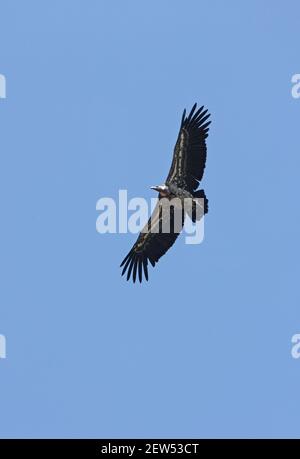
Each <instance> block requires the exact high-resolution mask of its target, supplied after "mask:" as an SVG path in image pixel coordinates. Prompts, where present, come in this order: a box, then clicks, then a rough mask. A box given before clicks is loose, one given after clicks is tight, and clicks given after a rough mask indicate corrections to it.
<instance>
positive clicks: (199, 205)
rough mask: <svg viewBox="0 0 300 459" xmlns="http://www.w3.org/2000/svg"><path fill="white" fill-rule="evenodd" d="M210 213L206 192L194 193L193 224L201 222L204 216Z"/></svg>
mask: <svg viewBox="0 0 300 459" xmlns="http://www.w3.org/2000/svg"><path fill="white" fill-rule="evenodd" d="M207 212H208V199H207V197H206V195H205V192H204V190H198V191H195V192H194V199H193V207H192V212H191V215H190V217H191V219H192V222H193V223H195V222H196V220H200V219H201V217H202V216H203V215H204V214H207Z"/></svg>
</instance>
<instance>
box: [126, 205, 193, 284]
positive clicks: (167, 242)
mask: <svg viewBox="0 0 300 459" xmlns="http://www.w3.org/2000/svg"><path fill="white" fill-rule="evenodd" d="M178 212H180V215H179V214H178ZM176 215H177V216H178V215H179V218H177V220H176V221H177V224H174V219H175V216H176ZM183 225H184V211H183V210H182V211H181V210H178V209H174V207H173V206H171V207H170V208H169V212H163V210H162V206H161V200H158V202H157V204H156V207H155V209H154V211H153V213H152V215H151V217H150V219H149V221H148V223H147V224H146V225H145V227H144V228H143V229H142V231H141V233H140V235H139V237H138V239H137V241H136V243H135V244H134V246H133V247H132V249H131V250H130V252H129V253H128V254H127V255H126V257H125V258H124V260H123V261H122V263H121V265H120V266H123V271H122V276H123V274H125V273H126V271H127V280H129V279H130V276H131V274H132V278H133V282H135V281H136V278H137V274H138V277H139V281H140V282H142V279H143V272H144V276H145V278H146V280H148V260H149V261H150V263H151V265H152V266H155V264H156V263H157V262H158V260H159V259H160V258H161V257H162V256H163V255H164V254H165V253H166V252H167V251H168V250H169V248H170V247H171V246H172V245H173V244H174V242H175V241H176V239H177V237H178V235H179V233H180V232H181V230H182V228H183ZM166 228H167V229H168V231H167V232H164V229H166Z"/></svg>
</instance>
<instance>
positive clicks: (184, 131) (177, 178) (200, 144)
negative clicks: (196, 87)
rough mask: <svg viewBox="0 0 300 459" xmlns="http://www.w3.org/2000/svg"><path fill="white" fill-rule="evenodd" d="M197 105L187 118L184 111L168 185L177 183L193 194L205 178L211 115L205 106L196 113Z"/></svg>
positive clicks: (167, 181)
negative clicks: (207, 139)
mask: <svg viewBox="0 0 300 459" xmlns="http://www.w3.org/2000/svg"><path fill="white" fill-rule="evenodd" d="M196 108H197V104H195V105H194V106H193V108H192V110H191V112H190V114H189V116H188V117H186V110H184V112H183V115H182V119H181V125H180V131H179V134H178V138H177V142H176V145H175V148H174V155H173V161H172V165H171V169H170V172H169V175H168V177H167V180H166V183H167V184H168V183H171V182H173V183H176V184H177V186H179V187H181V188H185V189H186V190H188V191H190V192H193V191H195V190H196V189H197V188H198V185H199V181H200V180H201V179H202V177H203V173H204V168H205V162H206V143H205V139H206V137H207V136H208V130H209V128H208V126H209V125H210V123H211V122H210V121H207V120H208V118H209V117H210V114H209V113H207V110H203V108H204V107H203V106H202V107H201V108H199V109H198V110H197V111H196Z"/></svg>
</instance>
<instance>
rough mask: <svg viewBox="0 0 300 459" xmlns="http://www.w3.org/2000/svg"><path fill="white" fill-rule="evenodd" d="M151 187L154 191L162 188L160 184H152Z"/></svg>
mask: <svg viewBox="0 0 300 459" xmlns="http://www.w3.org/2000/svg"><path fill="white" fill-rule="evenodd" d="M150 189H151V190H154V191H158V192H160V189H161V188H160V186H158V185H156V186H150Z"/></svg>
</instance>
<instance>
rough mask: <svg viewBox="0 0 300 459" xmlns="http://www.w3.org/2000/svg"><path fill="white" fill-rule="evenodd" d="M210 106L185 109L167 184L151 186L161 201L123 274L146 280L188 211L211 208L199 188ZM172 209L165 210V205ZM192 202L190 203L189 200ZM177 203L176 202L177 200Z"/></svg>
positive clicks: (194, 216) (193, 215)
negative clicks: (188, 111)
mask: <svg viewBox="0 0 300 459" xmlns="http://www.w3.org/2000/svg"><path fill="white" fill-rule="evenodd" d="M209 117H210V114H209V113H208V110H204V107H203V106H202V107H201V108H199V109H198V110H197V104H195V105H194V106H193V108H192V110H191V111H190V113H189V115H188V116H186V110H184V112H183V114H182V118H181V124H180V129H179V134H178V138H177V142H176V145H175V148H174V153H173V161H172V165H171V169H170V171H169V174H168V177H167V179H166V181H165V183H164V184H163V185H157V186H153V187H151V188H152V189H153V190H155V191H158V193H159V195H158V202H157V204H156V207H155V209H154V211H153V213H152V215H151V217H150V219H149V221H148V223H147V224H146V225H145V227H144V228H143V229H142V231H141V233H140V234H139V237H138V239H137V241H136V243H135V244H134V246H133V247H132V249H131V250H130V252H129V253H128V254H127V255H126V257H125V258H124V260H123V261H122V263H121V267H123V271H122V275H124V274H125V273H126V272H127V280H129V279H130V277H131V276H132V279H133V282H135V281H136V279H137V274H138V278H139V281H140V282H142V279H143V273H144V277H145V279H146V280H148V261H150V263H151V265H152V266H155V264H156V263H157V262H158V260H159V259H160V258H161V257H162V256H163V255H164V254H165V253H166V252H167V251H168V250H169V248H170V247H171V246H172V245H173V244H174V242H175V241H176V239H177V237H178V235H179V233H180V232H181V230H182V228H183V225H184V220H185V217H186V215H188V216H189V217H190V218H191V219H192V221H193V222H195V221H196V220H200V218H201V217H202V216H203V215H204V214H206V213H207V212H208V199H207V198H206V196H205V193H204V190H197V188H198V186H199V182H200V181H201V180H202V177H203V173H204V169H205V163H206V142H205V139H206V138H207V136H208V131H209V125H210V123H211V122H210V121H208V118H209ZM168 202H169V203H171V205H170V204H169V207H168V212H166V211H164V207H165V208H167V205H166V204H167V203H168ZM186 202H188V205H185V203H186ZM173 203H175V204H173ZM175 223H176V224H175Z"/></svg>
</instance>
